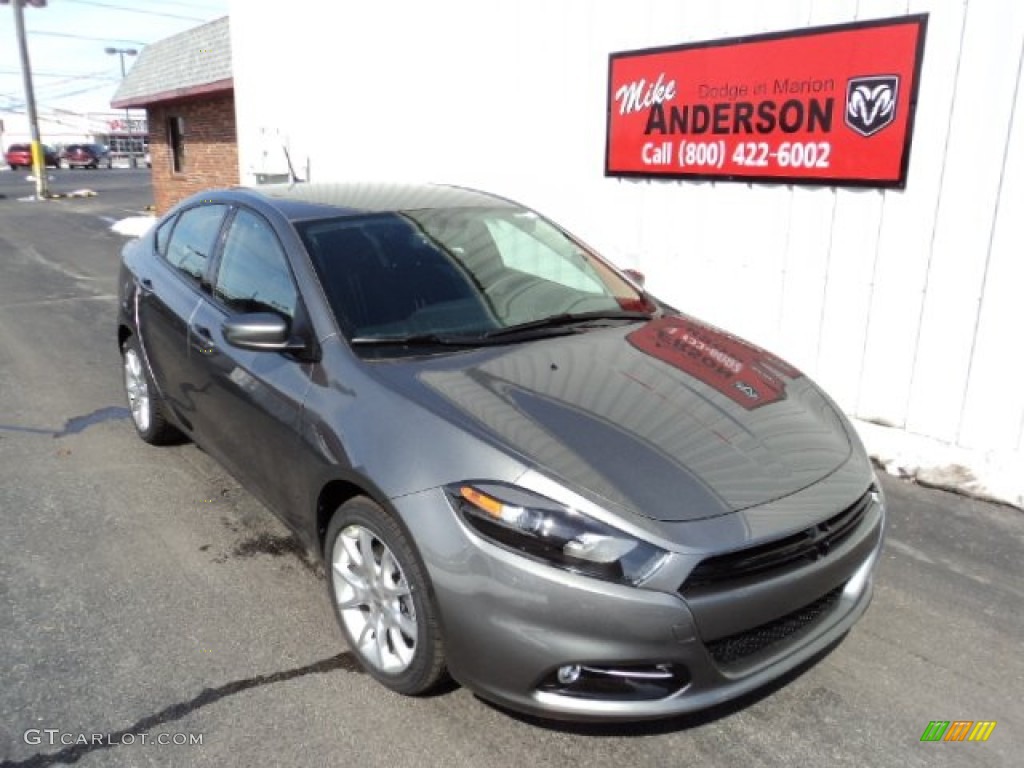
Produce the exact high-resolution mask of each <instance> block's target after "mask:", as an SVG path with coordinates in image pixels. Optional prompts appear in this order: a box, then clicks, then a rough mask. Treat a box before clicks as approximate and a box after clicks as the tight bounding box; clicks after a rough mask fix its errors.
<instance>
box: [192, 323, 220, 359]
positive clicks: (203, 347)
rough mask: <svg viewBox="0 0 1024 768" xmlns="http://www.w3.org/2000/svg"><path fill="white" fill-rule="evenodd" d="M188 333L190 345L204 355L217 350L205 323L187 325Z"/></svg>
mask: <svg viewBox="0 0 1024 768" xmlns="http://www.w3.org/2000/svg"><path fill="white" fill-rule="evenodd" d="M188 335H189V338H190V339H191V340H192V346H193V347H194V348H195V349H197V350H198V351H200V352H202V353H203V354H204V355H209V354H212V353H213V352H215V351H216V350H217V347H216V345H215V344H214V343H213V335H212V334H211V333H210V329H209V328H207V327H206V326H205V325H195V324H192V325H189V327H188Z"/></svg>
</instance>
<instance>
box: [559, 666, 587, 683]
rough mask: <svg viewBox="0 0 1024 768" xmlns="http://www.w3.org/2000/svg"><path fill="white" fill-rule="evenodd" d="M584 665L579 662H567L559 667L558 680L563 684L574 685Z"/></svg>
mask: <svg viewBox="0 0 1024 768" xmlns="http://www.w3.org/2000/svg"><path fill="white" fill-rule="evenodd" d="M582 672H583V667H581V666H580V665H579V664H566V665H565V666H564V667H559V668H558V682H559V683H561V684H562V685H572V684H573V683H575V682H576V681H577V680H579V679H580V674H582Z"/></svg>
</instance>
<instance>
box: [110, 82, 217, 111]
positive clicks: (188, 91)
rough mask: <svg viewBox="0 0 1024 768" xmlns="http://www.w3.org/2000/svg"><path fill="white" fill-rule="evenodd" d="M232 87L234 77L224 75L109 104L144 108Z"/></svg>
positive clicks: (208, 94) (125, 107) (123, 107)
mask: <svg viewBox="0 0 1024 768" xmlns="http://www.w3.org/2000/svg"><path fill="white" fill-rule="evenodd" d="M234 89H235V78H233V77H226V78H224V79H223V80H215V81H214V82H212V83H203V84H201V85H190V86H187V87H185V88H173V89H171V90H169V91H161V92H160V93H148V94H140V95H138V96H132V97H131V98H127V99H119V100H118V101H112V102H110V106H111V107H113V108H115V109H128V108H132V107H134V108H138V109H145V108H147V107H153V106H157V105H159V104H165V103H168V102H172V101H182V100H183V99H191V98H193V97H195V96H213V95H216V94H219V93H227V92H229V91H233V90H234Z"/></svg>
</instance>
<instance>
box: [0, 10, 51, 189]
mask: <svg viewBox="0 0 1024 768" xmlns="http://www.w3.org/2000/svg"><path fill="white" fill-rule="evenodd" d="M8 2H9V0H0V5H6V4H7V3H8ZM11 5H13V6H14V29H15V31H16V33H17V35H18V53H19V54H20V55H21V75H22V78H24V80H25V104H26V106H27V107H28V124H29V130H30V131H31V135H32V175H33V176H34V177H35V180H36V199H37V200H45V199H46V198H47V196H48V195H49V190H48V189H47V184H46V157H45V155H44V154H43V144H42V142H41V141H40V139H39V116H38V115H37V114H36V93H35V90H33V88H32V66H31V64H30V63H29V59H28V41H27V40H26V39H25V17H24V15H23V10H24V6H25V5H31V6H34V7H35V8H45V7H46V0H14V2H13V3H11Z"/></svg>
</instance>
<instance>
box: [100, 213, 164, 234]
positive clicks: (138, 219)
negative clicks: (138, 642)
mask: <svg viewBox="0 0 1024 768" xmlns="http://www.w3.org/2000/svg"><path fill="white" fill-rule="evenodd" d="M155 222H156V216H129V217H128V218H127V219H121V220H120V221H115V222H114V223H113V224H111V225H110V229H111V230H113V231H114V232H117V234H119V235H124V236H125V237H142V236H143V235H144V234H146V233H147V232H149V230H150V229H152V227H153V224H154V223H155Z"/></svg>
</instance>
